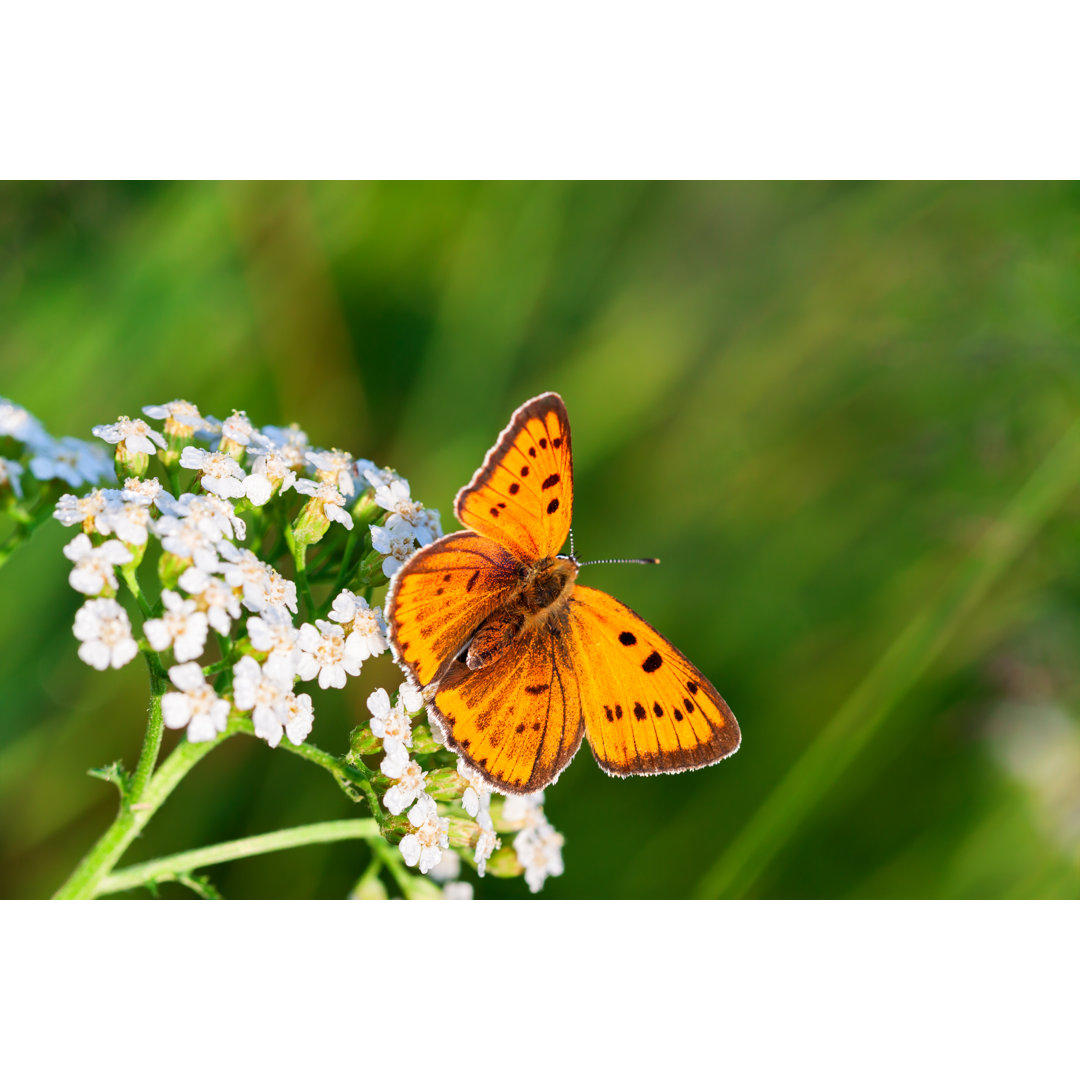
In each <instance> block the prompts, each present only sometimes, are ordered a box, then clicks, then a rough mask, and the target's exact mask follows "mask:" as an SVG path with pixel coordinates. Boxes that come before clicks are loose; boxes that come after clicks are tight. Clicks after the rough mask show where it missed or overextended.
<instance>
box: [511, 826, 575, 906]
mask: <svg viewBox="0 0 1080 1080" xmlns="http://www.w3.org/2000/svg"><path fill="white" fill-rule="evenodd" d="M563 842H564V841H563V836H562V834H561V833H558V832H556V831H555V829H554V828H553V827H552V826H551V824H550V823H549V822H547V821H545V822H543V823H542V824H541V825H539V826H537V827H536V828H535V829H526V830H525V831H524V832H520V833H518V834H517V836H515V837H514V850H515V851H516V852H517V857H518V860H519V861H520V863H521V865H522V866H524V867H525V884H526V885H528V886H529V891H530V892H534V893H536V892H539V891H540V890H541V889H542V888H543V886H544V881H545V880H546V879H547V878H548V877H558V876H559V875H560V874H561V873H562V872H563V860H562V846H563Z"/></svg>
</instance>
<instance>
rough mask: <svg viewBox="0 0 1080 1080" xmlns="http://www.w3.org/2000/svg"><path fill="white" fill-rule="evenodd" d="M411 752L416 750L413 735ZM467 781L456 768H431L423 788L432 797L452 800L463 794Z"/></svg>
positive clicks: (445, 800)
mask: <svg viewBox="0 0 1080 1080" xmlns="http://www.w3.org/2000/svg"><path fill="white" fill-rule="evenodd" d="M413 752H414V753H415V752H416V736H415V734H414V735H413ZM468 786H469V782H468V781H467V780H466V779H465V777H464V776H462V775H461V773H459V772H458V771H457V769H432V770H431V772H429V773H428V774H427V779H426V780H425V781H424V788H425V790H426V791H427V792H428V794H429V795H430V796H431V797H432V798H433V799H438V800H439V801H440V802H453V801H455V800H457V799H460V798H461V796H462V795H464V794H465V789H466V788H467V787H468Z"/></svg>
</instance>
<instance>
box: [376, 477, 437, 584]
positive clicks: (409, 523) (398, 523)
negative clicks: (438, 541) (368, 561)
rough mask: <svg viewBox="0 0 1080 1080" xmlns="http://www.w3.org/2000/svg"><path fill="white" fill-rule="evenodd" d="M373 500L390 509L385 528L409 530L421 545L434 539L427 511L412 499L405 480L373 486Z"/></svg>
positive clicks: (395, 480)
mask: <svg viewBox="0 0 1080 1080" xmlns="http://www.w3.org/2000/svg"><path fill="white" fill-rule="evenodd" d="M375 502H376V504H377V505H379V506H381V507H382V508H383V509H384V510H389V511H390V514H389V516H388V517H387V519H386V528H388V529H390V530H397V531H398V532H401V533H404V532H405V531H406V530H408V531H410V532H411V533H412V535H413V536H414V537H415V538H416V542H417V543H418V544H419V545H420V546H421V547H423V546H424V545H425V544H430V543H431V541H432V540H434V539H435V531H434V530H433V528H432V526H431V522H430V520H429V517H428V513H427V511H426V510H425V509H424V507H423V505H422V504H421V503H418V502H413V501H412V497H411V493H410V491H409V482H408V481H407V480H399V479H394V480H391V481H390V483H389V484H383V485H380V486H379V487H377V488H375ZM389 576H390V575H389V574H387V577H389Z"/></svg>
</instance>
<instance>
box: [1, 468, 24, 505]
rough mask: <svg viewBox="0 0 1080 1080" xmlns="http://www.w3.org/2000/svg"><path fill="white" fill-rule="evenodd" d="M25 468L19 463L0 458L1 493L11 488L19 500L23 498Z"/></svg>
mask: <svg viewBox="0 0 1080 1080" xmlns="http://www.w3.org/2000/svg"><path fill="white" fill-rule="evenodd" d="M22 474H23V467H22V465H20V464H19V463H18V462H17V461H10V460H9V459H8V458H0V491H2V490H3V489H4V488H6V487H9V488H11V490H12V491H14V492H15V497H16V498H17V499H21V498H22Z"/></svg>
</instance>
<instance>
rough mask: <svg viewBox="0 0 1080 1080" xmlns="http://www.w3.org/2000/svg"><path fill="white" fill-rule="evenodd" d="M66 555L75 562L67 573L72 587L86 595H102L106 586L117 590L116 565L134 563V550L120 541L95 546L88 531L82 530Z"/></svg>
mask: <svg viewBox="0 0 1080 1080" xmlns="http://www.w3.org/2000/svg"><path fill="white" fill-rule="evenodd" d="M64 554H65V555H66V556H67V557H68V558H69V559H70V560H71V561H72V562H73V563H74V564H75V566H74V567H73V568H72V571H71V573H70V574H69V575H68V582H69V583H70V585H71V587H72V588H73V589H75V590H76V591H78V592H81V593H85V594H86V595H87V596H100V595H101V593H103V592H105V590H106V589H111V590H112V591H114V592H115V591H116V588H117V582H116V571H115V570H113V567H114V566H119V565H120V564H121V563H128V562H131V552H130V551H128V549H127V548H126V547H124V545H123V544H121V543H120V541H119V540H107V541H106V542H105V543H104V544H102V545H100V547H94V545H93V543H92V542H91V540H90V537H89V536H87V535H86V533H79V535H78V536H76V537H75V539H74V540H72V541H71V543H70V544H65V545H64Z"/></svg>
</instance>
